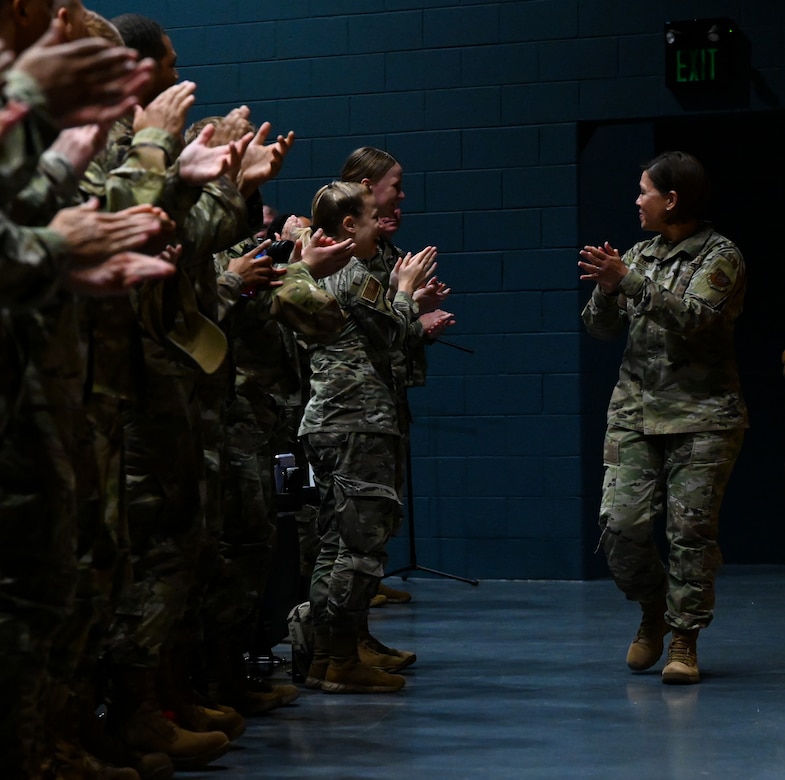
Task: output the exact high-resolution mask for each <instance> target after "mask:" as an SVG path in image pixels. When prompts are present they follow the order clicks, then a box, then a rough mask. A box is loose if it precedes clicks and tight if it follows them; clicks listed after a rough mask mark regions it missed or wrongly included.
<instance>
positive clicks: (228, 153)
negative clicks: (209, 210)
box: [180, 125, 252, 187]
mask: <svg viewBox="0 0 785 780" xmlns="http://www.w3.org/2000/svg"><path fill="white" fill-rule="evenodd" d="M215 132H216V128H215V126H214V125H206V126H205V127H204V129H203V130H202V132H201V133H199V135H198V136H197V137H196V138H195V139H194V140H193V141H191V143H190V144H188V145H187V146H186V147H185V148H184V149H183V151H182V153H181V154H180V178H181V179H182V180H183V181H184V182H185V183H186V184H190V185H192V186H194V187H203V186H204V185H205V184H207V183H208V182H211V181H214V180H215V179H218V178H220V177H221V176H223V175H224V174H226V175H228V176H230V177H232V178H234V174H235V172H236V171H237V170H238V168H239V165H240V160H241V158H242V154H243V150H244V148H245V147H246V146H247V145H248V143H249V142H250V140H251V138H252V136H251V134H250V133H248V135H246V136H245V137H244V138H242V139H240V140H239V141H231V142H230V143H228V144H224V145H222V146H213V145H212V144H211V140H212V138H213V137H214V135H215Z"/></svg>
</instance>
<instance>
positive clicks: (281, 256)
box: [264, 240, 294, 265]
mask: <svg viewBox="0 0 785 780" xmlns="http://www.w3.org/2000/svg"><path fill="white" fill-rule="evenodd" d="M293 249H294V241H286V240H279V241H273V243H272V244H270V246H268V247H267V249H265V250H264V254H266V255H267V256H268V257H272V259H273V263H275V264H276V265H285V264H286V263H288V262H289V256H290V255H291V254H292V250H293Z"/></svg>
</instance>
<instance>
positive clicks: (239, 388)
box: [204, 239, 343, 650]
mask: <svg viewBox="0 0 785 780" xmlns="http://www.w3.org/2000/svg"><path fill="white" fill-rule="evenodd" d="M255 246H256V241H255V240H253V239H248V240H246V241H244V242H242V243H241V244H238V245H237V246H235V247H232V248H231V249H229V250H227V251H226V252H222V253H220V254H219V255H218V256H217V257H216V270H217V271H218V272H219V274H220V275H219V295H220V309H221V311H222V312H225V313H226V315H227V316H226V317H225V319H224V322H223V324H224V327H225V330H226V332H227V334H228V337H229V341H230V344H231V346H232V348H231V356H232V358H233V367H234V374H235V377H234V389H233V392H232V394H231V397H230V398H229V399H228V402H227V408H226V417H225V420H223V422H224V423H225V427H226V451H225V453H221V454H222V460H223V461H224V466H223V468H222V470H221V474H222V476H223V480H224V490H223V493H222V498H223V501H224V503H223V507H222V517H223V525H222V529H221V537H220V545H219V552H220V555H219V556H217V559H216V566H215V570H214V571H213V572H212V577H211V584H210V588H209V589H208V593H207V597H206V602H205V609H204V619H205V633H206V634H209V635H210V636H216V635H221V636H222V637H223V638H224V640H225V641H226V642H227V643H228V642H231V643H232V644H233V645H234V646H235V647H239V648H241V649H242V650H247V649H248V648H249V647H250V631H251V629H252V620H251V618H252V616H253V614H254V611H255V608H256V606H257V603H258V599H259V597H260V596H261V593H262V591H263V589H264V584H265V582H266V579H267V575H268V573H269V569H270V565H271V562H272V554H273V549H274V544H275V506H274V501H275V488H274V480H273V462H274V456H275V454H276V453H277V452H280V451H281V450H280V446H281V441H283V440H285V439H286V435H285V424H286V421H285V419H284V418H283V417H282V415H281V412H280V408H279V406H278V402H277V398H278V397H280V395H281V394H286V393H290V392H294V391H295V390H296V389H297V388H298V387H299V381H300V379H299V376H298V373H297V371H296V366H295V365H293V360H296V359H297V357H296V355H297V353H296V346H294V349H295V352H294V356H293V355H292V351H291V350H292V347H293V343H294V334H293V331H292V330H290V328H294V329H297V330H298V331H299V332H300V333H302V334H303V336H302V337H303V338H308V339H311V340H317V339H321V340H324V339H328V338H330V337H331V336H332V335H333V334H335V333H336V332H337V331H338V330H339V329H340V327H341V325H342V324H343V314H342V312H341V310H340V307H339V306H338V304H337V303H336V302H335V300H334V299H332V298H331V297H330V296H328V295H327V294H326V293H325V292H324V291H323V290H322V289H321V288H319V287H318V286H317V285H316V282H315V281H314V280H313V278H312V277H311V275H310V272H309V271H308V268H307V266H306V265H305V264H304V263H295V264H292V265H290V266H289V267H288V268H287V273H286V275H285V276H284V277H282V279H281V281H282V284H281V286H280V287H270V288H262V289H260V290H258V291H257V292H256V294H254V295H253V296H251V297H246V296H242V297H241V285H242V279H241V277H239V276H238V275H237V274H234V273H232V272H230V271H228V270H227V267H228V265H229V262H230V260H231V259H232V258H236V257H240V256H242V255H244V254H246V253H248V252H249V251H251V250H252V249H253V248H254V247H255Z"/></svg>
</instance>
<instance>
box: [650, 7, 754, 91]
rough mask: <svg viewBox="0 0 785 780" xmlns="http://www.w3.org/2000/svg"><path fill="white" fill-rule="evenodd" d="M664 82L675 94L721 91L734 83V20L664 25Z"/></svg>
mask: <svg viewBox="0 0 785 780" xmlns="http://www.w3.org/2000/svg"><path fill="white" fill-rule="evenodd" d="M664 34H665V81H666V84H667V86H668V88H669V89H670V90H672V91H674V92H681V93H685V92H699V91H707V90H712V91H713V90H722V89H724V88H728V87H730V85H731V84H732V83H733V81H734V76H735V75H738V74H737V73H735V72H734V69H736V68H737V62H738V56H737V52H738V46H737V45H736V44H737V41H738V40H739V37H740V35H739V30H738V28H737V27H736V24H735V23H734V22H733V20H731V19H728V18H726V17H720V18H716V19H688V20H685V21H681V22H667V23H666V24H665V31H664Z"/></svg>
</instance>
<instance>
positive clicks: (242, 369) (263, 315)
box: [216, 239, 345, 402]
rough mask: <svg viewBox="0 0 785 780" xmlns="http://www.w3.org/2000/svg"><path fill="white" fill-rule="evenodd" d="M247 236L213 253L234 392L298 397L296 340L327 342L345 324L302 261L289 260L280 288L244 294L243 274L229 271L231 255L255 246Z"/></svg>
mask: <svg viewBox="0 0 785 780" xmlns="http://www.w3.org/2000/svg"><path fill="white" fill-rule="evenodd" d="M256 246H257V244H256V241H255V240H254V239H247V240H246V241H243V242H241V243H239V244H237V245H235V246H234V247H232V248H231V249H229V250H227V251H225V252H221V253H219V254H218V255H216V271H217V273H218V274H219V277H218V290H219V297H220V299H221V309H222V312H224V313H225V320H224V328H225V330H226V332H227V335H228V336H229V339H230V345H231V347H230V348H231V350H232V357H233V360H234V365H235V371H236V381H235V387H236V391H237V393H238V394H240V395H246V396H253V395H255V394H256V393H261V392H266V393H269V394H271V395H272V396H273V397H275V399H276V401H277V402H282V401H284V399H287V398H290V397H292V396H297V397H298V398H299V397H301V393H302V383H303V377H302V375H301V349H302V348H301V347H300V344H299V343H298V342H300V341H306V342H309V343H318V342H329V341H331V340H333V339H335V338H336V336H337V334H338V333H339V332H340V330H341V327H342V326H343V323H344V319H345V317H344V314H343V312H342V311H341V307H340V306H339V305H338V302H337V301H336V300H335V298H333V297H332V296H331V295H329V294H328V293H327V292H326V291H325V290H324V289H323V288H321V287H319V286H318V284H317V283H316V281H315V280H314V278H313V277H312V276H311V273H310V271H309V269H308V266H307V265H305V263H302V262H298V263H292V264H290V265H289V266H288V267H287V269H286V274H285V275H284V276H282V277H281V279H280V281H281V285H280V286H279V287H267V288H261V289H259V290H257V291H256V292H255V293H254V294H253V295H248V294H243V293H242V290H241V286H242V279H241V278H240V277H239V276H238V275H237V274H235V273H233V272H231V271H229V270H228V266H229V263H230V261H231V260H232V259H233V258H237V257H241V256H242V255H244V254H247V253H248V252H250V251H251V250H252V249H254V247H256Z"/></svg>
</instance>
